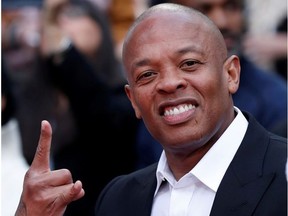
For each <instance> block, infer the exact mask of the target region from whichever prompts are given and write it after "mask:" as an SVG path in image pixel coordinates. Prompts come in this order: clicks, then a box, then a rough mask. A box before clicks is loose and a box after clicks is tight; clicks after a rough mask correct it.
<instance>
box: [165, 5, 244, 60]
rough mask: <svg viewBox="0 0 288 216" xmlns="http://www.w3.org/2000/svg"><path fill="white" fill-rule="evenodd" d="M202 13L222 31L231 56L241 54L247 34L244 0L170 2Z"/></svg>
mask: <svg viewBox="0 0 288 216" xmlns="http://www.w3.org/2000/svg"><path fill="white" fill-rule="evenodd" d="M170 2H172V3H176V4H180V5H184V6H187V7H191V8H194V9H196V10H199V11H201V12H202V13H203V14H205V15H206V16H208V17H209V18H210V19H211V20H212V21H213V22H214V23H215V24H216V25H217V27H218V28H219V29H220V31H221V33H222V34H223V37H224V39H225V43H226V46H227V49H228V52H229V54H230V55H231V54H236V55H238V54H239V53H240V49H241V47H240V44H241V40H242V38H243V34H244V32H245V14H244V9H243V4H244V3H243V0H170Z"/></svg>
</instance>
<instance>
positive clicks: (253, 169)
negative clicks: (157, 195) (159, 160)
mask: <svg viewBox="0 0 288 216" xmlns="http://www.w3.org/2000/svg"><path fill="white" fill-rule="evenodd" d="M244 115H245V116H246V118H247V119H248V121H249V126H248V129H247V132H246V134H245V137H244V139H243V141H242V143H241V145H240V147H239V149H238V151H237V153H236V155H235V157H234V158H233V160H232V162H231V164H230V165H229V167H228V169H227V171H226V173H225V175H224V177H223V179H222V181H221V183H220V186H219V188H218V191H217V193H216V197H215V200H214V203H213V206H212V210H211V213H210V216H252V215H253V216H287V180H286V175H285V166H286V161H287V140H286V139H284V138H282V137H279V136H276V135H274V134H272V133H270V132H268V131H266V130H265V129H264V128H263V127H262V126H261V125H260V124H259V123H258V122H256V120H255V119H254V117H252V116H251V115H250V114H248V113H244ZM156 168H157V164H153V165H151V166H149V167H147V168H144V169H141V170H138V171H136V172H133V173H131V174H129V175H123V176H120V177H117V178H115V179H114V180H112V181H111V182H110V183H109V184H108V185H107V186H106V188H104V190H103V191H102V194H101V195H100V197H99V199H98V202H97V205H96V215H97V216H106V215H107V216H149V215H150V214H151V209H152V202H153V195H154V191H155V188H156V177H155V173H156Z"/></svg>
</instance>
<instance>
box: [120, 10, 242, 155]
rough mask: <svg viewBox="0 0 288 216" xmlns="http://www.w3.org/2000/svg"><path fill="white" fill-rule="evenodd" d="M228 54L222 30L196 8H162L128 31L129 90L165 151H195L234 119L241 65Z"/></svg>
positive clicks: (126, 44) (139, 111)
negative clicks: (234, 96)
mask: <svg viewBox="0 0 288 216" xmlns="http://www.w3.org/2000/svg"><path fill="white" fill-rule="evenodd" d="M226 58H227V57H226V48H225V42H224V40H223V38H222V36H221V33H220V32H218V30H217V29H216V28H215V27H213V28H211V24H210V23H207V20H205V19H204V18H203V17H201V16H199V15H197V13H196V14H194V15H193V14H188V13H183V11H182V12H181V11H179V12H175V11H174V12H171V11H165V10H164V11H157V13H153V14H151V15H149V16H148V17H146V18H144V20H142V21H141V22H140V23H139V24H138V25H137V26H136V27H135V28H134V29H133V30H132V31H131V32H130V33H129V35H128V38H127V39H126V43H125V44H124V51H123V62H124V65H125V67H126V70H127V78H128V82H129V86H126V88H125V90H126V93H127V95H128V97H129V98H130V100H131V102H132V105H133V107H134V109H135V113H136V116H137V117H138V118H143V120H144V122H145V124H146V126H147V128H148V130H149V131H150V132H151V134H152V135H153V136H154V137H155V138H156V139H157V140H158V141H159V142H160V143H161V144H162V145H163V147H164V148H165V150H168V149H170V150H172V151H183V150H185V149H186V150H187V148H189V149H190V150H192V151H194V150H195V149H198V148H199V147H201V146H203V145H204V144H205V143H209V142H214V141H215V140H216V139H218V138H219V136H220V135H221V134H222V133H223V131H224V130H225V129H226V128H227V126H228V125H229V124H230V122H231V121H232V120H233V118H234V114H233V103H232V98H231V93H234V92H235V91H236V90H237V88H238V82H239V71H240V68H239V60H238V58H237V57H235V56H234V57H231V58H229V59H227V60H226ZM225 60H226V61H225ZM186 150H185V151H186Z"/></svg>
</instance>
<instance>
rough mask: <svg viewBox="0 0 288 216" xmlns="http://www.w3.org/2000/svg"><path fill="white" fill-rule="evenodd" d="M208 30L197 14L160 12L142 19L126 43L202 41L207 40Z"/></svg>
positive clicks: (134, 44)
mask: <svg viewBox="0 0 288 216" xmlns="http://www.w3.org/2000/svg"><path fill="white" fill-rule="evenodd" d="M210 31H211V30H209V28H207V24H206V23H205V22H204V21H203V20H202V19H201V18H199V17H197V16H195V17H192V16H189V14H185V13H184V14H179V13H176V14H169V13H167V12H164V13H163V12H162V13H158V14H153V15H152V16H149V17H148V18H145V19H144V20H142V21H141V22H140V23H139V24H138V25H137V26H136V27H135V28H134V30H133V31H132V33H131V34H130V36H129V39H128V44H133V47H135V46H143V45H145V44H150V43H151V44H152V43H163V42H166V43H167V42H169V41H173V42H175V43H176V42H177V41H178V40H184V39H190V40H191V42H192V41H195V40H199V41H202V40H204V38H205V40H207V37H209V34H210V33H209V32H210ZM199 41H198V42H199Z"/></svg>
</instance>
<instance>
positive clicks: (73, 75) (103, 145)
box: [41, 0, 138, 216]
mask: <svg viewBox="0 0 288 216" xmlns="http://www.w3.org/2000/svg"><path fill="white" fill-rule="evenodd" d="M43 15H44V16H43V17H44V20H43V31H42V35H41V36H42V40H41V52H42V56H43V59H44V61H45V63H46V64H45V65H46V70H47V74H48V75H49V77H50V80H51V83H52V84H53V85H54V86H55V87H56V88H57V89H58V90H60V92H62V93H63V95H64V96H65V97H66V100H67V104H68V106H69V108H70V110H71V112H72V118H73V122H75V131H76V135H75V137H73V140H72V141H71V142H70V143H69V144H68V145H65V146H64V147H62V148H61V149H60V150H59V151H57V152H54V154H53V162H54V168H55V169H60V168H68V169H69V170H71V172H72V173H73V175H74V176H75V178H77V179H81V180H82V183H83V185H84V187H85V188H86V189H87V190H86V191H87V192H86V194H85V197H84V198H83V199H81V200H79V201H78V202H74V203H72V204H71V205H70V206H69V207H68V208H67V210H66V212H65V215H66V216H72V215H75V216H78V215H85V216H90V215H93V214H94V205H95V202H96V199H97V197H98V195H99V193H100V191H101V189H102V188H103V187H104V185H106V184H107V183H108V182H109V181H110V180H111V179H112V178H113V177H115V176H117V175H119V174H122V173H128V172H131V171H133V170H135V157H136V153H135V149H134V148H135V139H136V138H135V137H136V135H135V134H136V130H137V125H138V120H137V118H135V116H134V113H133V108H132V106H131V103H130V102H129V99H128V98H127V96H126V94H125V91H124V88H123V86H124V85H125V84H126V83H127V81H126V79H125V77H124V69H123V65H122V64H121V62H119V60H118V58H117V56H116V54H115V52H114V46H113V45H114V44H113V39H112V35H111V32H110V26H109V24H108V21H107V19H106V18H107V17H106V16H105V15H104V14H103V13H102V12H101V10H99V9H98V8H97V7H95V5H93V4H91V3H90V2H88V1H83V0H71V1H70V0H58V1H53V0H45V2H44V7H43ZM107 133H108V135H107ZM95 149H96V151H95ZM108 155H109V157H111V158H113V159H112V160H108V159H107V160H106V157H107V158H108ZM91 166H93V167H94V169H95V171H96V172H91V169H90V168H91ZM107 170H109V171H108V172H107ZM99 173H101V175H99Z"/></svg>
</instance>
